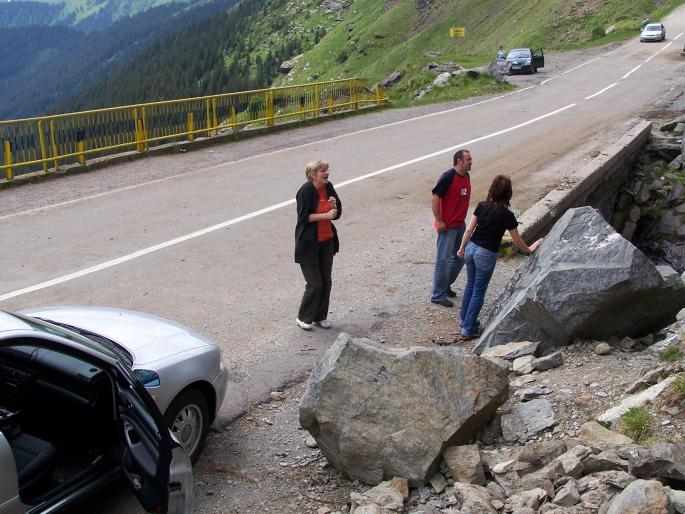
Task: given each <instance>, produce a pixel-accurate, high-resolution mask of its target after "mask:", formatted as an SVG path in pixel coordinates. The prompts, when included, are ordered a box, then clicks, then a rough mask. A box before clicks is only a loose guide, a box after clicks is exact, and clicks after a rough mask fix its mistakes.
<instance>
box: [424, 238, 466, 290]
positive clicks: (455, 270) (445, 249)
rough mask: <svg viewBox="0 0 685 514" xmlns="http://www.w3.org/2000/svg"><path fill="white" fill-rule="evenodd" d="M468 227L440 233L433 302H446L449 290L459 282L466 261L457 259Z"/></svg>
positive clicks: (434, 274)
mask: <svg viewBox="0 0 685 514" xmlns="http://www.w3.org/2000/svg"><path fill="white" fill-rule="evenodd" d="M464 230H466V225H462V226H460V227H454V228H450V229H448V230H445V231H444V232H438V252H437V256H436V258H435V271H434V272H433V294H432V295H431V300H444V299H446V298H447V290H448V289H449V287H450V286H451V285H452V284H453V283H454V281H455V280H457V276H459V272H460V271H461V267H462V266H463V265H464V261H463V260H461V259H460V258H459V257H457V250H459V245H461V238H462V236H463V235H464Z"/></svg>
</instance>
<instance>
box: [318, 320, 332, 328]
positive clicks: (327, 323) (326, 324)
mask: <svg viewBox="0 0 685 514" xmlns="http://www.w3.org/2000/svg"><path fill="white" fill-rule="evenodd" d="M314 325H316V326H317V327H321V328H331V322H330V321H328V320H327V319H322V320H321V321H315V322H314Z"/></svg>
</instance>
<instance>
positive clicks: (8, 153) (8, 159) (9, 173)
mask: <svg viewBox="0 0 685 514" xmlns="http://www.w3.org/2000/svg"><path fill="white" fill-rule="evenodd" d="M2 146H3V149H4V151H5V166H7V167H6V168H5V178H6V179H7V180H13V179H14V170H13V169H12V142H11V141H10V140H9V139H5V140H4V141H3V142H2Z"/></svg>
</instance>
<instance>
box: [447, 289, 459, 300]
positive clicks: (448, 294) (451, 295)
mask: <svg viewBox="0 0 685 514" xmlns="http://www.w3.org/2000/svg"><path fill="white" fill-rule="evenodd" d="M447 296H449V297H450V298H456V297H457V293H456V292H455V291H452V289H451V288H449V287H448V288H447Z"/></svg>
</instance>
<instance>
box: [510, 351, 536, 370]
mask: <svg viewBox="0 0 685 514" xmlns="http://www.w3.org/2000/svg"><path fill="white" fill-rule="evenodd" d="M534 362H535V357H533V356H532V355H526V356H524V357H518V358H516V359H514V364H513V365H512V370H513V371H514V373H518V374H519V375H527V374H528V373H532V372H533V370H534V369H535V368H534V366H533V363H534Z"/></svg>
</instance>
